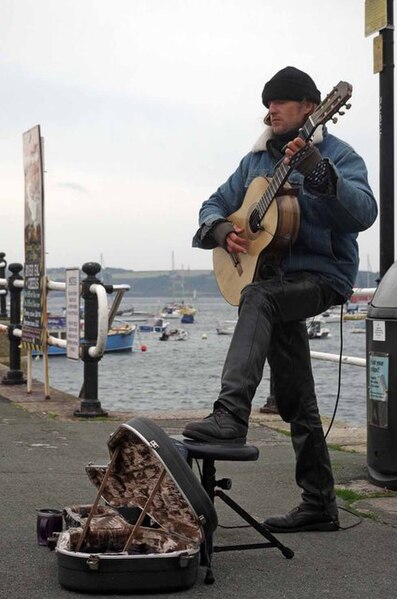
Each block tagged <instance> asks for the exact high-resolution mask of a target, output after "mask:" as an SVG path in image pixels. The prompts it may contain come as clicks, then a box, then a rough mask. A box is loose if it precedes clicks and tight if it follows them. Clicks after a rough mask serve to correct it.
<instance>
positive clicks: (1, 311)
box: [0, 252, 7, 318]
mask: <svg viewBox="0 0 397 599" xmlns="http://www.w3.org/2000/svg"><path fill="white" fill-rule="evenodd" d="M6 268H7V262H6V260H5V253H4V252H0V279H5V277H6ZM6 294H7V292H6V293H5V294H4V295H3V294H1V295H0V318H7V306H6Z"/></svg>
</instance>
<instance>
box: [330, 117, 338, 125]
mask: <svg viewBox="0 0 397 599" xmlns="http://www.w3.org/2000/svg"><path fill="white" fill-rule="evenodd" d="M331 120H332V122H333V123H334V124H335V123H337V122H338V119H337V117H336V116H334V117H332V119H331Z"/></svg>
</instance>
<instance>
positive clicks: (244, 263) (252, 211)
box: [213, 81, 352, 306]
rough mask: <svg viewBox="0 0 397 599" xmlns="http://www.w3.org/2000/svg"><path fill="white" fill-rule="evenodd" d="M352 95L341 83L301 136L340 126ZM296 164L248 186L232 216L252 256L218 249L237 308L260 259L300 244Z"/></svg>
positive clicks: (221, 278)
mask: <svg viewBox="0 0 397 599" xmlns="http://www.w3.org/2000/svg"><path fill="white" fill-rule="evenodd" d="M351 95H352V86H351V85H350V84H349V83H347V82H345V81H340V82H339V83H338V85H336V86H335V87H334V88H333V89H332V91H331V92H330V93H329V94H328V95H327V97H326V98H324V100H323V101H322V102H321V104H319V105H318V106H317V108H316V110H315V111H314V112H313V114H311V115H310V116H309V117H308V119H307V120H306V122H305V124H304V125H303V127H302V128H301V130H300V132H299V137H300V138H301V139H303V140H304V141H305V142H308V141H309V140H310V139H311V138H312V136H313V133H314V132H315V130H316V129H317V127H319V126H320V125H323V124H324V123H326V122H327V121H328V120H330V119H332V121H333V122H336V121H337V117H335V116H334V115H335V114H336V113H338V114H340V115H343V114H344V112H342V111H341V108H342V107H343V106H345V107H346V108H350V104H346V102H347V100H348V99H349V98H350V97H351ZM294 165H295V163H294V161H293V157H292V160H291V161H290V162H289V163H288V164H285V163H284V162H280V163H279V164H278V166H277V167H276V170H275V172H274V175H273V177H272V178H266V177H255V178H254V179H253V181H252V182H251V183H250V185H249V186H248V189H247V192H246V194H245V197H244V200H243V203H242V205H241V207H240V208H239V209H238V210H237V211H236V212H233V214H231V215H230V216H229V217H228V220H229V221H230V222H232V223H233V224H234V225H237V226H239V227H241V228H242V229H244V231H243V232H242V233H241V236H242V237H245V239H247V240H248V247H247V253H246V254H242V253H239V254H229V253H228V252H227V251H226V250H224V249H223V248H221V247H217V248H215V249H214V250H213V266H214V274H215V278H216V281H217V284H218V287H219V290H220V292H221V293H222V295H223V297H224V298H225V300H226V301H227V302H229V304H232V305H233V306H237V305H238V303H239V301H240V294H241V291H242V290H243V288H244V287H245V286H246V285H248V284H249V283H252V281H254V280H255V276H256V273H257V267H258V263H259V257H260V256H261V255H262V254H263V252H266V253H268V254H273V253H277V254H280V253H282V252H283V250H285V248H286V247H288V246H290V245H291V244H293V243H294V242H295V241H296V238H297V236H298V233H299V223H300V210H299V204H298V200H297V198H296V197H295V196H294V195H293V194H292V190H291V188H290V186H289V185H288V182H287V179H288V177H289V175H290V173H291V171H292V170H293V168H294Z"/></svg>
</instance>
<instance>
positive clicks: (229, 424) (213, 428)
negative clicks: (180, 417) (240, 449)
mask: <svg viewBox="0 0 397 599" xmlns="http://www.w3.org/2000/svg"><path fill="white" fill-rule="evenodd" d="M247 430H248V427H247V426H246V425H245V424H243V423H241V422H239V421H238V420H236V419H235V418H234V416H233V415H232V414H231V413H230V412H228V411H227V410H225V409H224V408H217V409H216V410H214V412H213V413H212V414H210V415H209V416H207V417H206V418H204V420H200V422H189V423H188V424H187V425H186V427H185V430H184V431H183V434H184V436H185V437H188V438H189V439H194V440H195V441H207V442H208V443H239V444H241V445H243V444H244V443H245V442H246V441H247Z"/></svg>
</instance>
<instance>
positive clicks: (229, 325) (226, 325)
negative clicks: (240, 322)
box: [216, 320, 237, 335]
mask: <svg viewBox="0 0 397 599" xmlns="http://www.w3.org/2000/svg"><path fill="white" fill-rule="evenodd" d="M236 324H237V320H218V324H217V326H216V332H217V333H218V335H233V333H234V329H235V327H236Z"/></svg>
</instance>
